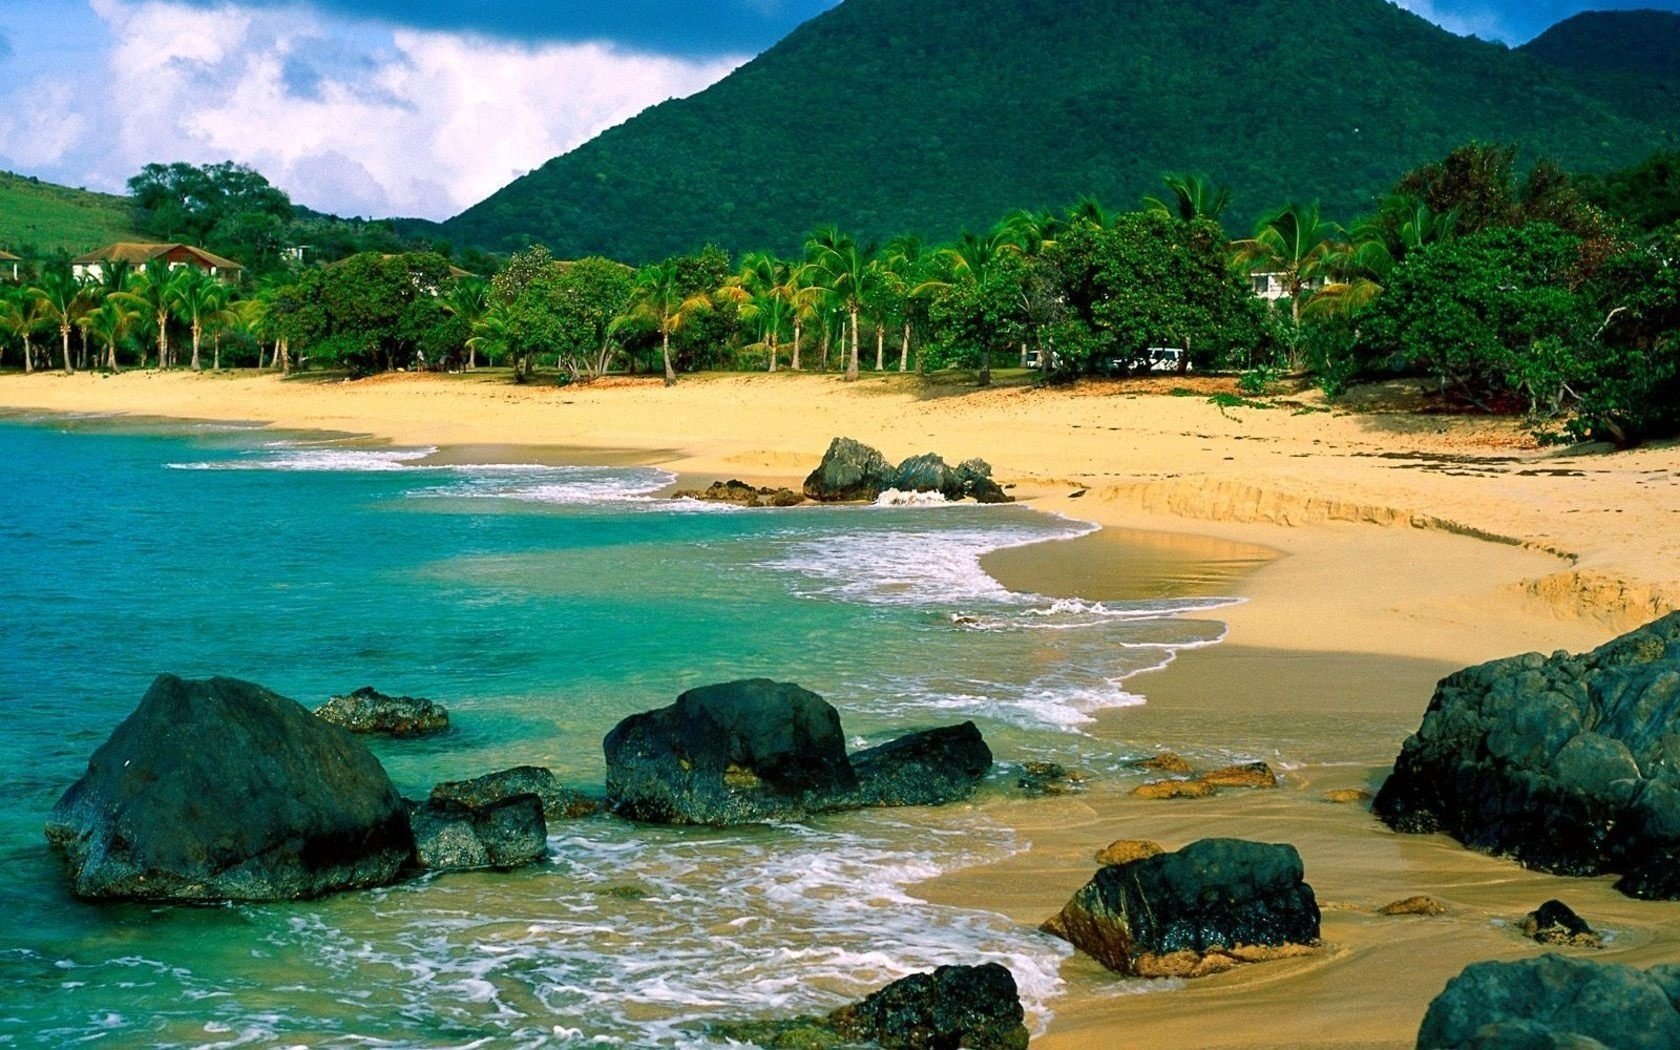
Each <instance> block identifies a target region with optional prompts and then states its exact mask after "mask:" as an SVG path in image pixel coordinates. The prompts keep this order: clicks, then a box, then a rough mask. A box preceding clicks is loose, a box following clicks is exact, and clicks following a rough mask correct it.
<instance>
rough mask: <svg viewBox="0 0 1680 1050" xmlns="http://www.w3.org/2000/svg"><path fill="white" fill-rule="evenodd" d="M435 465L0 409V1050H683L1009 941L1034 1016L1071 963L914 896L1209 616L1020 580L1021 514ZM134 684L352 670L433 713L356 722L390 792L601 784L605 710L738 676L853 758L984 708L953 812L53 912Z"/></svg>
mask: <svg viewBox="0 0 1680 1050" xmlns="http://www.w3.org/2000/svg"><path fill="white" fill-rule="evenodd" d="M431 451H433V450H429V449H389V448H376V447H368V446H358V445H353V444H345V443H338V442H324V441H318V440H312V439H308V438H305V437H293V438H287V439H284V440H276V438H275V436H274V435H273V434H271V433H269V432H266V431H258V430H251V429H244V428H239V427H197V428H182V429H180V430H178V431H176V432H172V433H162V434H136V433H89V432H86V431H85V430H81V429H78V430H77V431H76V432H70V431H67V430H66V429H64V428H63V427H61V426H54V425H36V426H26V425H17V424H0V491H3V492H4V496H3V497H0V501H3V505H4V507H5V513H4V514H0V638H3V639H4V655H3V656H0V719H3V724H4V726H5V731H4V733H3V734H0V864H3V865H4V867H5V870H6V871H7V873H8V877H7V879H6V880H5V881H4V882H3V883H0V912H3V913H4V914H5V915H6V916H7V922H6V926H5V932H4V934H0V1044H16V1045H23V1044H44V1045H65V1044H69V1043H74V1042H84V1041H85V1042H94V1043H98V1042H105V1043H107V1044H108V1045H128V1044H132V1043H144V1044H146V1045H211V1046H267V1045H294V1044H298V1043H308V1044H311V1045H328V1046H370V1045H371V1046H393V1045H416V1044H421V1045H428V1046H476V1045H490V1044H491V1043H494V1044H495V1045H521V1046H547V1045H557V1046H566V1045H598V1044H608V1045H628V1046H648V1045H685V1046H687V1045H704V1044H705V1036H704V1022H705V1021H706V1020H707V1019H710V1018H743V1017H757V1016H764V1015H779V1014H784V1013H790V1012H797V1011H806V1010H821V1009H828V1008H831V1007H832V1006H834V1005H837V1004H839V1003H840V1002H843V1001H845V1000H847V999H850V998H855V997H856V996H858V995H860V994H862V993H864V992H867V991H869V990H871V989H873V988H875V987H877V986H879V985H880V984H882V983H884V982H886V981H887V980H890V979H893V978H895V977H898V976H901V975H903V974H905V973H908V972H912V971H915V970H919V969H927V968H930V967H932V966H934V965H938V964H941V963H946V962H972V961H977V960H979V959H988V958H989V959H996V960H999V961H1002V962H1004V963H1006V964H1007V965H1009V966H1010V967H1011V969H1012V970H1013V971H1014V972H1015V975H1016V978H1017V980H1018V981H1019V982H1021V984H1022V989H1023V993H1024V997H1025V999H1026V1001H1027V1003H1028V1007H1029V1012H1030V1013H1031V1015H1032V1016H1031V1019H1030V1020H1031V1021H1032V1023H1033V1024H1035V1025H1037V1026H1042V1024H1043V1022H1044V1020H1045V1019H1046V1017H1047V1009H1048V1006H1047V1004H1048V1003H1049V1001H1050V1000H1051V999H1052V998H1053V997H1054V995H1055V994H1056V992H1057V991H1058V988H1059V986H1060V978H1059V977H1058V975H1057V970H1058V965H1059V962H1060V960H1061V959H1062V958H1063V957H1064V956H1065V954H1066V948H1065V946H1063V945H1062V944H1060V942H1057V941H1054V940H1052V939H1050V938H1048V937H1046V936H1045V935H1043V934H1040V933H1038V932H1037V931H1035V930H1033V929H1031V928H1028V927H1024V926H1021V925H1019V924H1016V923H1013V922H1010V921H1009V920H1007V919H1005V918H1003V917H1002V916H1000V915H997V914H993V913H990V912H985V911H976V910H969V909H962V908H951V907H936V906H933V905H930V904H927V903H924V902H922V901H921V900H919V899H918V898H917V897H916V895H915V889H914V884H915V883H916V882H918V881H921V880H924V879H926V878H929V877H931V876H933V875H936V874H938V873H940V872H943V871H949V870H952V869H954V868H959V867H963V866H968V865H973V864H978V863H983V862H987V861H995V860H997V859H1000V858H1002V857H1005V856H1007V855H1009V854H1010V853H1011V852H1012V851H1014V850H1016V849H1018V848H1019V847H1020V845H1021V844H1020V843H1019V842H1018V841H1017V840H1016V838H1015V837H1014V835H1013V833H1012V832H1010V831H1009V830H1008V829H1007V828H1005V827H1003V826H1002V825H1001V824H999V823H998V822H997V821H995V820H994V819H992V818H991V817H989V816H988V815H987V808H988V807H987V799H988V798H991V799H996V798H999V797H1001V796H1002V795H1003V794H1005V793H1007V792H1008V791H1009V788H1010V784H1011V782H1012V779H1013V776H1012V768H1013V766H1015V765H1016V764H1018V763H1020V762H1021V761H1024V760H1028V759H1037V758H1052V759H1057V760H1060V761H1065V762H1068V763H1070V764H1074V765H1077V766H1080V767H1082V768H1085V769H1091V770H1095V771H1102V770H1112V769H1117V768H1119V767H1120V766H1121V765H1122V764H1123V763H1124V762H1125V761H1126V760H1128V759H1130V758H1133V757H1135V755H1134V754H1132V753H1128V752H1126V751H1124V750H1121V749H1117V748H1116V747H1115V746H1114V745H1112V744H1106V743H1102V742H1099V741H1097V740H1096V739H1094V738H1093V737H1091V736H1089V735H1087V734H1086V733H1084V732H1083V731H1082V727H1086V726H1089V725H1090V724H1091V719H1092V716H1093V715H1094V713H1096V712H1098V711H1101V710H1103V709H1105V708H1111V707H1116V706H1122V705H1128V704H1135V703H1138V702H1140V701H1139V698H1138V697H1136V696H1135V695H1134V694H1133V693H1131V692H1130V691H1128V689H1127V687H1126V679H1127V678H1128V676H1130V675H1132V674H1135V673H1137V672H1138V671H1139V670H1141V669H1144V668H1147V667H1152V666H1159V665H1160V664H1162V663H1163V662H1164V661H1168V660H1170V659H1172V657H1173V655H1174V654H1175V653H1176V652H1178V651H1180V650H1182V649H1183V648H1185V647H1192V646H1201V645H1208V644H1212V643H1213V642H1215V641H1217V639H1218V638H1219V637H1220V635H1221V633H1222V628H1221V627H1220V625H1219V624H1218V623H1216V622H1213V621H1211V620H1209V619H1207V618H1205V617H1204V618H1201V619H1197V618H1183V617H1182V614H1184V613H1186V612H1195V611H1198V610H1206V609H1212V608H1215V607H1217V606H1218V605H1219V604H1220V602H1219V600H1218V599H1207V598H1198V599H1171V598H1161V599H1151V600H1148V601H1136V602H1120V603H1109V604H1106V605H1105V604H1101V603H1093V602H1085V601H1053V600H1051V599H1048V598H1042V597H1037V596H1034V595H1029V594H1021V593H1016V592H1011V591H1008V590H1006V589H1004V588H1003V587H1002V586H1001V585H999V584H998V583H996V582H995V581H994V580H992V579H991V578H990V577H989V576H987V575H986V574H985V573H984V572H982V571H981V569H980V564H979V562H980V558H981V556H982V555H983V554H985V553H986V552H987V551H990V550H995V549H998V548H1001V547H1006V546H1011V545H1017V544H1027V543H1033V542H1037V541H1041V540H1045V539H1050V538H1057V537H1068V536H1072V535H1077V534H1079V533H1082V532H1085V531H1087V530H1088V529H1089V527H1088V526H1085V525H1083V524H1079V523H1075V522H1066V521H1061V520H1058V519H1053V518H1047V517H1044V516H1041V515H1035V514H1033V513H1031V512H1028V511H1026V510H1023V509H1020V508H978V507H972V506H911V507H851V508H822V509H799V510H793V511H743V510H735V509H720V508H715V507H703V506H700V505H695V504H679V503H671V502H667V501H661V500H656V499H654V498H652V495H651V494H652V493H654V492H656V491H658V490H660V489H661V488H662V487H664V486H665V485H666V484H667V483H668V482H669V480H670V475H668V474H665V473H663V472H661V471H658V470H655V469H651V468H646V467H610V468H609V467H601V468H585V467H538V466H518V467H479V466H460V465H426V464H423V463H422V460H424V459H425V458H426V456H427V455H428V453H430V452H431ZM161 671H170V672H174V673H177V674H181V675H184V676H189V677H192V676H204V675H210V674H227V675H233V676H237V677H244V678H249V679H251V680H254V681H258V682H262V683H263V684H265V685H268V686H270V687H271V688H274V689H276V690H278V691H279V692H281V693H284V694H286V695H288V696H291V697H294V698H296V699H298V700H299V701H300V702H303V703H305V704H306V705H310V706H313V705H315V704H318V703H320V702H321V701H323V700H324V699H325V698H326V697H327V696H328V695H330V694H331V693H333V692H337V691H344V690H348V689H351V688H354V687H356V686H359V685H363V684H373V685H375V686H377V687H378V688H380V689H383V690H385V691H387V692H403V693H409V694H412V695H421V696H429V697H432V698H434V699H436V700H439V701H441V702H443V703H445V704H446V705H447V706H448V707H449V708H450V711H451V715H452V719H453V727H452V729H451V730H450V731H449V732H448V733H447V734H444V735H442V736H439V737H435V738H431V739H427V740H423V741H411V742H375V743H374V744H373V745H372V746H373V747H374V748H375V750H376V751H377V752H378V753H379V755H380V757H381V758H382V760H383V761H384V762H385V765H386V767H387V768H388V769H389V770H390V772H391V775H392V777H393V779H394V780H395V781H396V782H397V784H398V786H399V787H400V788H401V789H402V790H403V791H404V792H405V793H406V794H410V795H418V794H422V793H423V792H425V791H426V790H427V789H428V788H429V786H430V785H431V784H432V783H433V782H435V781H438V780H445V779H455V778H460V777H466V776H472V775H476V774H479V773H482V772H487V771H489V770H492V769H497V768H502V767H505V766H508V765H512V764H516V763H524V762H531V763H537V764H542V765H547V766H549V767H551V768H553V769H554V770H555V771H556V772H557V773H558V774H559V775H560V776H561V777H562V779H564V780H566V781H567V782H569V783H572V784H574V785H577V786H580V787H583V788H586V789H588V788H590V787H598V785H599V784H600V783H601V781H602V779H603V776H604V768H603V763H602V758H601V750H600V740H601V737H602V736H603V735H604V734H605V733H606V731H607V730H608V729H610V728H611V727H612V725H613V724H614V723H616V722H617V720H618V719H620V718H622V717H624V716H625V715H627V714H630V713H632V712H634V711H638V710H643V709H646V708H649V707H655V706H660V705H663V704H666V703H669V702H670V700H671V699H672V698H673V697H674V696H675V695H676V694H677V693H678V692H680V691H682V690H683V689H685V688H688V687H691V686H695V685H699V684H703V683H707V682H714V681H725V680H728V679H732V678H740V677H748V676H756V675H765V676H769V677H774V678H778V679H782V680H791V681H797V682H799V683H801V684H802V685H805V686H806V687H808V688H811V689H814V690H816V691H817V692H818V693H821V694H822V695H823V696H825V697H826V698H828V699H829V700H830V701H831V702H832V703H834V704H835V705H836V706H837V707H838V708H839V709H840V712H841V715H842V718H843V720H844V724H845V726H846V728H847V732H848V734H849V735H850V736H852V737H853V742H854V744H856V745H859V746H862V745H864V744H868V743H877V742H880V741H883V740H885V739H888V738H890V737H891V736H894V735H897V734H899V733H901V732H903V731H905V730H906V729H909V728H913V727H917V726H924V725H930V724H938V723H944V722H951V721H957V720H960V719H964V718H973V719H975V720H976V721H977V722H978V723H979V724H980V727H981V729H982V731H983V732H984V733H985V735H986V737H987V739H988V741H989V742H991V744H992V747H993V750H994V752H996V754H997V756H998V758H999V763H1000V764H999V768H998V770H997V771H996V772H995V773H994V776H993V778H992V782H991V783H989V784H988V786H987V787H986V789H985V790H984V791H983V793H982V795H981V796H980V798H979V799H978V800H977V802H976V803H975V804H973V805H964V806H956V807H949V808H945V809H936V810H928V809H906V810H888V811H877V812H869V813H857V814H847V815H841V816H835V817H829V818H822V819H818V820H813V821H811V822H810V823H808V824H795V825H777V826H771V827H753V828H744V829H734V830H726V831H709V830H694V829H685V830H673V829H663V828H653V827H644V826H636V825H630V824H625V823H620V822H617V821H613V820H610V819H597V820H587V821H581V822H577V823H574V824H568V825H557V826H556V827H554V828H552V829H551V831H552V832H553V834H552V836H551V843H550V844H551V852H552V859H551V860H550V862H549V863H547V864H544V865H541V866H538V867H534V868H529V869H526V870H523V871H518V872H513V873H500V874H458V875H451V876H445V877H439V878H434V879H428V880H424V881H421V882H417V883H412V884H408V885H405V886H400V887H396V888H391V889H386V890H380V891H373V892H366V893H356V894H347V895H342V896H339V897H335V898H332V899H329V900H324V901H313V902H305V903H297V904H283V905H265V906H241V907H222V908H167V907H162V908H160V907H148V906H141V905H115V906H93V905H88V904H84V903H80V902H77V901H75V900H73V899H71V898H70V897H69V896H68V895H67V893H66V892H65V880H64V877H63V873H62V870H61V867H60V865H59V862H58V860H57V858H56V857H55V856H54V855H53V854H52V853H51V852H50V851H49V850H48V849H47V847H46V845H45V843H44V841H43V840H42V838H41V826H42V823H43V821H44V819H45V817H46V814H47V811H48V810H49V809H50V807H51V805H52V803H53V801H54V800H55V799H56V798H57V796H58V794H59V793H60V792H61V791H62V790H63V789H64V788H65V787H66V786H68V785H69V784H70V783H71V782H72V781H73V780H74V779H75V778H76V777H77V776H78V775H79V774H80V772H81V770H82V768H83V767H84V765H85V762H86V759H87V756H88V754H89V753H90V752H91V751H92V750H93V749H94V748H95V747H96V746H97V745H98V744H99V743H100V742H101V741H102V740H103V739H104V738H105V736H106V735H107V734H108V733H109V732H110V730H111V729H112V728H113V727H114V726H115V725H116V724H117V723H118V722H119V721H120V720H121V719H122V718H123V717H125V716H126V715H127V713H128V712H129V711H130V710H131V709H132V708H133V706H134V704H135V702H136V701H137V700H138V698H139V697H140V695H141V694H142V693H143V692H144V691H145V689H146V687H147V685H148V684H149V682H150V680H151V678H152V677H153V676H154V675H155V674H157V673H158V672H161Z"/></svg>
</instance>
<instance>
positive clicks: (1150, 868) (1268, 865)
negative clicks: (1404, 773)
mask: <svg viewBox="0 0 1680 1050" xmlns="http://www.w3.org/2000/svg"><path fill="white" fill-rule="evenodd" d="M1044 929H1045V930H1046V931H1047V932H1049V933H1053V934H1055V935H1056V936H1058V937H1062V938H1064V939H1066V940H1068V941H1070V942H1071V943H1072V944H1073V945H1074V947H1076V948H1078V949H1080V950H1081V951H1083V952H1085V953H1086V954H1088V955H1090V956H1092V957H1093V958H1095V959H1096V960H1097V961H1098V962H1100V963H1102V964H1103V965H1104V966H1107V967H1108V968H1109V969H1111V970H1115V971H1117V972H1119V973H1124V974H1133V975H1136V976H1140V977H1199V976H1202V975H1204V974H1208V973H1217V972H1219V971H1220V970H1225V969H1229V968H1231V967H1232V966H1235V965H1237V964H1238V963H1241V962H1258V961H1261V960H1265V959H1272V958H1279V957H1282V956H1287V955H1298V954H1302V953H1303V952H1305V951H1307V950H1309V949H1311V948H1312V947H1315V946H1316V945H1317V944H1318V942H1319V913H1318V902H1317V901H1316V900H1315V899H1314V897H1313V891H1312V887H1311V886H1308V885H1307V884H1306V883H1305V882H1303V881H1302V868H1301V855H1300V854H1299V853H1297V852H1295V847H1293V846H1287V845H1276V846H1274V845H1267V844H1265V843H1260V842H1245V841H1243V840H1240V839H1202V840H1201V841H1199V842H1192V843H1191V844H1190V845H1188V846H1186V847H1184V848H1183V849H1181V850H1179V851H1178V852H1176V853H1162V854H1159V855H1157V856H1152V857H1143V858H1141V859H1138V860H1134V861H1132V862H1131V863H1129V864H1126V865H1124V866H1109V867H1105V868H1103V869H1101V870H1100V871H1098V872H1097V874H1096V875H1095V877H1093V878H1092V879H1091V881H1090V882H1088V883H1086V885H1085V886H1084V887H1083V888H1082V889H1080V890H1079V892H1078V893H1075V894H1074V895H1073V899H1072V900H1070V901H1068V903H1067V905H1066V907H1064V908H1063V909H1062V911H1061V913H1060V914H1059V915H1057V916H1056V917H1055V918H1053V919H1051V920H1050V921H1049V922H1047V923H1045V925H1044Z"/></svg>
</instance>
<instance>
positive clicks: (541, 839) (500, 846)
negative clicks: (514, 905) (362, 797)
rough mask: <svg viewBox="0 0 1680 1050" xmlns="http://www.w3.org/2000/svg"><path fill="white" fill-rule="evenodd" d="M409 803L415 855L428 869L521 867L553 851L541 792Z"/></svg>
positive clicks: (457, 869)
mask: <svg viewBox="0 0 1680 1050" xmlns="http://www.w3.org/2000/svg"><path fill="white" fill-rule="evenodd" d="M409 806H410V811H409V823H410V825H411V826H412V827H413V829H414V860H415V863H416V865H417V866H419V867H420V868H423V869H426V870H428V871H462V870H468V869H472V868H516V867H519V866H520V865H522V864H529V863H531V862H533V861H538V860H541V859H543V858H544V857H546V856H547V855H548V826H547V824H546V823H545V822H544V820H543V803H542V799H540V798H538V797H537V796H536V795H533V794H523V795H510V796H508V797H506V798H499V799H494V800H491V801H488V802H485V803H484V804H483V805H466V804H463V803H460V802H453V801H448V800H439V799H435V798H434V799H427V800H426V801H425V802H411V803H409Z"/></svg>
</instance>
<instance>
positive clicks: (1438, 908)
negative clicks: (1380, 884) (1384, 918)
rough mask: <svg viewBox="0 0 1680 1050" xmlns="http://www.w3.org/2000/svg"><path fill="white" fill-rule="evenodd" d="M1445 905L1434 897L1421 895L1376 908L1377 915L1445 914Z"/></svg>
mask: <svg viewBox="0 0 1680 1050" xmlns="http://www.w3.org/2000/svg"><path fill="white" fill-rule="evenodd" d="M1446 913H1447V906H1446V905H1445V904H1442V903H1441V902H1440V901H1438V900H1436V899H1435V898H1434V897H1425V896H1422V895H1419V896H1416V897H1407V898H1405V899H1403V900H1397V901H1390V902H1389V903H1387V904H1385V905H1383V906H1382V907H1380V908H1378V909H1377V914H1378V915H1391V916H1392V915H1445V914H1446Z"/></svg>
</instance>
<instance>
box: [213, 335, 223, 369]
mask: <svg viewBox="0 0 1680 1050" xmlns="http://www.w3.org/2000/svg"><path fill="white" fill-rule="evenodd" d="M213 345H214V346H215V348H216V364H215V366H214V367H215V369H216V371H218V372H220V371H221V370H222V333H221V332H219V331H218V332H217V333H216V338H215V340H214V342H213Z"/></svg>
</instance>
